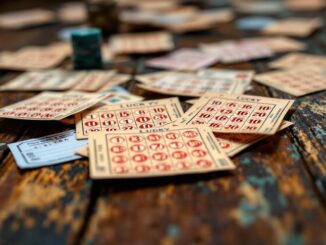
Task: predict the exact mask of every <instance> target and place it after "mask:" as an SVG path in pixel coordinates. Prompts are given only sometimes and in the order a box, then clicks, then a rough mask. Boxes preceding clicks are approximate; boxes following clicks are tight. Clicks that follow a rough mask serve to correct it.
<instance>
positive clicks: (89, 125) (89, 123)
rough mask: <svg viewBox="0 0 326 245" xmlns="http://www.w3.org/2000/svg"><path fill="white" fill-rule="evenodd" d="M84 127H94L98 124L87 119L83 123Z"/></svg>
mask: <svg viewBox="0 0 326 245" xmlns="http://www.w3.org/2000/svg"><path fill="white" fill-rule="evenodd" d="M84 124H85V126H86V127H95V126H97V125H98V122H96V121H88V122H85V123H84Z"/></svg>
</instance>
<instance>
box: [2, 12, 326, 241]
mask: <svg viewBox="0 0 326 245" xmlns="http://www.w3.org/2000/svg"><path fill="white" fill-rule="evenodd" d="M7 9H10V8H9V7H8V8H7ZM317 14H319V15H322V14H323V12H320V13H310V14H305V15H306V16H316V15H317ZM280 15H281V16H291V15H293V13H289V12H286V13H280ZM325 17H326V16H325ZM325 23H326V18H325ZM61 27H62V25H60V24H53V25H48V26H45V27H42V28H34V29H28V30H24V31H21V32H15V31H0V35H1V38H0V48H1V50H7V49H9V50H14V49H17V48H20V47H22V46H25V45H46V44H48V43H51V42H52V41H55V40H56V32H57V31H58V30H59V29H60V28H61ZM254 34H255V33H244V32H241V31H238V30H236V29H234V27H233V24H232V23H231V24H223V25H218V26H217V27H216V28H215V29H214V30H210V31H206V32H201V33H193V34H186V35H176V36H175V40H176V43H177V47H196V45H197V43H200V42H209V41H217V40H222V39H230V38H238V37H244V36H250V35H254ZM300 40H302V41H305V42H306V43H307V44H308V45H309V49H308V51H309V52H310V53H315V54H324V55H325V46H326V28H325V27H323V29H322V30H320V31H318V32H316V33H315V34H314V35H312V36H311V37H309V38H303V39H300ZM148 57H149V56H147V57H134V58H133V59H132V60H131V61H129V62H127V63H124V64H119V65H115V66H114V68H117V69H118V70H119V71H121V72H125V73H129V74H132V75H135V74H140V73H146V72H149V71H154V70H149V69H146V68H144V61H145V60H146V58H148ZM274 58H275V57H274ZM270 60H271V59H269V60H267V59H266V60H262V61H256V62H252V63H242V64H238V65H234V66H221V65H218V66H217V67H228V68H239V69H256V71H257V72H262V71H266V70H267V68H266V62H267V61H270ZM68 62H69V61H68ZM17 74H19V73H14V72H8V71H1V72H0V84H1V83H4V82H6V81H8V80H9V79H11V78H13V77H14V76H16V75H17ZM135 84H136V81H134V80H132V81H130V82H128V83H127V84H126V85H125V86H126V87H127V88H128V89H129V90H130V91H132V92H133V93H135V94H139V95H142V96H145V97H146V99H152V98H160V97H163V96H161V95H158V94H154V93H150V92H146V91H143V90H141V89H139V88H137V87H136V86H135ZM250 94H256V95H265V96H272V97H276V98H293V97H291V96H290V95H287V94H285V93H282V92H280V91H277V90H275V89H272V88H268V87H266V86H263V85H259V84H257V83H253V89H252V91H250ZM33 95H34V94H33V93H16V92H13V93H9V92H6V93H0V106H1V107H3V106H5V105H9V104H11V103H14V102H16V101H19V100H22V99H24V98H28V97H31V96H33ZM325 95H326V93H325V92H320V93H315V94H312V95H308V96H304V97H301V98H296V102H295V105H294V106H293V110H292V111H291V113H289V114H288V115H287V117H286V119H288V120H290V121H292V122H294V124H295V125H294V126H293V127H291V128H289V129H286V130H284V131H282V132H280V133H278V134H276V135H275V136H272V137H268V138H266V139H265V140H262V141H261V142H259V143H257V144H255V145H253V146H251V147H250V148H248V149H246V150H244V151H243V152H242V153H240V154H239V155H238V156H236V157H234V158H233V161H234V162H235V164H236V165H237V169H236V170H235V171H234V172H232V173H220V172H219V173H210V174H205V175H190V176H180V177H168V178H155V179H146V180H142V179H139V180H123V181H119V180H114V181H92V180H90V179H89V177H88V175H89V174H88V161H87V160H78V161H73V162H69V163H66V164H61V165H57V166H51V167H44V168H40V169H35V170H28V171H22V170H19V169H18V168H17V166H16V164H15V161H14V159H13V157H12V155H11V154H10V152H9V150H8V148H5V149H2V150H1V149H0V200H1V201H0V244H39V243H42V244H64V243H69V244H135V245H140V244H163V245H168V244H239V243H243V244H289V245H292V244H293V245H296V244H326V233H325V228H326V213H325V207H326V154H325V145H326V129H325V122H326V117H325V115H326V107H325V101H326V96H325ZM180 99H181V100H182V101H184V99H185V98H182V97H181V98H180ZM184 106H185V109H186V108H187V105H186V104H185V103H184ZM68 128H69V127H68V126H66V125H63V124H61V123H58V122H29V121H18V120H8V119H0V142H5V143H11V142H16V141H19V140H24V139H29V138H34V137H39V136H45V135H48V134H51V133H56V132H60V131H62V130H66V129H68ZM70 128H73V127H72V126H71V127H70Z"/></svg>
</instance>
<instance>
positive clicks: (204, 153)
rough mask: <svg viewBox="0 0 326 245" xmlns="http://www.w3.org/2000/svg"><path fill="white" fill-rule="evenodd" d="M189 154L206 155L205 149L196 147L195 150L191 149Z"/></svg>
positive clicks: (195, 155)
mask: <svg viewBox="0 0 326 245" xmlns="http://www.w3.org/2000/svg"><path fill="white" fill-rule="evenodd" d="M191 155H193V156H194V157H204V156H206V155H207V151H204V150H201V149H197V150H193V151H192V152H191Z"/></svg>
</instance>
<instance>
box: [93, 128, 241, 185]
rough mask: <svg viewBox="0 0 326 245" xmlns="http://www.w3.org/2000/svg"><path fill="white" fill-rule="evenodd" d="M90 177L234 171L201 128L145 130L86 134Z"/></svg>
mask: <svg viewBox="0 0 326 245" xmlns="http://www.w3.org/2000/svg"><path fill="white" fill-rule="evenodd" d="M89 154H90V176H91V178H94V179H103V178H107V179H114V178H140V177H155V176H169V175H179V174H195V173H207V172H211V171H219V170H232V169H234V168H235V166H234V165H233V163H232V162H231V160H230V159H229V158H228V157H227V156H226V154H225V153H224V152H223V151H221V150H220V147H219V145H218V143H217V142H216V140H215V139H214V135H213V134H212V132H210V131H209V130H205V129H203V128H202V127H201V128H199V127H196V126H185V127H175V128H170V129H169V128H161V129H145V130H139V131H125V132H119V133H112V132H111V133H109V132H92V133H91V134H90V135H89Z"/></svg>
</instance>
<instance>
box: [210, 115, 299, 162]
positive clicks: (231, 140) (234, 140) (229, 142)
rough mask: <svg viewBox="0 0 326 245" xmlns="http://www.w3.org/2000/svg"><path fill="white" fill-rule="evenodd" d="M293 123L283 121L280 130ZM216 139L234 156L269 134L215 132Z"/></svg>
mask: <svg viewBox="0 0 326 245" xmlns="http://www.w3.org/2000/svg"><path fill="white" fill-rule="evenodd" d="M291 125H293V123H291V122H288V121H283V122H282V124H281V126H280V128H279V129H278V131H281V130H283V129H285V128H287V127H289V126H291ZM214 136H215V139H216V141H217V142H218V144H219V146H220V147H221V148H222V150H223V151H224V152H225V153H226V154H227V155H228V156H229V157H233V156H235V155H237V154H238V153H239V152H241V151H243V150H244V149H246V148H248V147H249V146H251V145H253V144H255V143H256V142H258V141H260V140H262V139H265V138H266V137H267V135H262V134H228V133H227V134H225V133H214Z"/></svg>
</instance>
